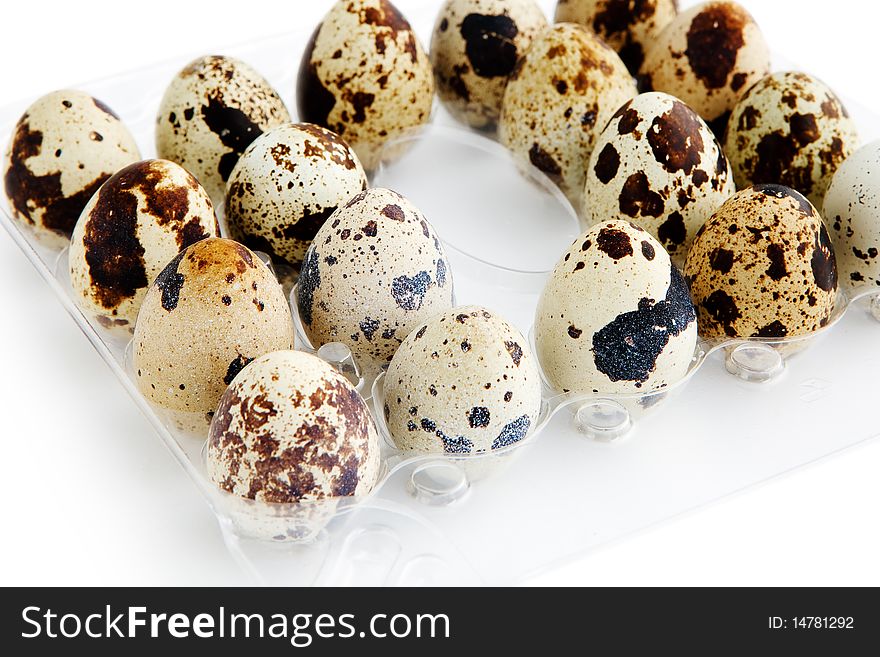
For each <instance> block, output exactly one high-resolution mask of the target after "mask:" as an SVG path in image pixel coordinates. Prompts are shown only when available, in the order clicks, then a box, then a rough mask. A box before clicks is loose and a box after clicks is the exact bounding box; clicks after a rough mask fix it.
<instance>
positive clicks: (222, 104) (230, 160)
mask: <svg viewBox="0 0 880 657" xmlns="http://www.w3.org/2000/svg"><path fill="white" fill-rule="evenodd" d="M288 122H290V114H288V112H287V108H286V107H285V106H284V102H283V101H282V100H281V98H280V97H279V96H278V93H277V92H276V91H275V90H274V89H273V88H272V85H270V84H269V83H268V82H267V81H266V79H265V78H264V77H263V76H262V75H260V74H259V73H258V72H257V71H255V70H254V69H253V68H251V67H250V66H249V65H248V64H246V63H245V62H242V61H240V60H238V59H234V58H232V57H224V56H216V55H212V56H207V57H200V58H199V59H196V60H194V61H192V62H190V63H189V64H188V65H187V66H186V67H185V68H184V69H183V70H181V71H180V72H179V73H178V74H177V75H175V76H174V78H173V79H172V80H171V83H170V84H169V85H168V88H167V89H166V90H165V95H164V96H163V97H162V102H161V104H160V105H159V112H158V115H157V116H156V151H157V152H158V154H159V157H161V158H164V159H166V160H171V161H172V162H177V163H178V164H180V165H181V166H183V167H184V168H186V169H187V170H188V171H190V172H191V173H192V174H193V175H194V176H195V177H196V178H197V179H198V181H199V182H200V183H201V184H202V186H203V187H204V188H205V189H206V190H207V191H208V194H210V195H211V199H212V200H213V201H214V203H216V204H218V205H219V204H220V203H222V202H223V195H224V193H225V191H226V181H227V180H229V174H231V173H232V169H233V167H235V163H236V162H238V158H239V157H240V156H241V154H242V153H244V151H245V149H246V148H247V147H248V146H249V145H250V144H251V143H252V142H253V141H254V140H255V139H256V138H257V137H259V136H260V135H261V134H263V132H265V131H266V130H269V129H270V128H274V127H276V126H279V125H282V124H284V123H288Z"/></svg>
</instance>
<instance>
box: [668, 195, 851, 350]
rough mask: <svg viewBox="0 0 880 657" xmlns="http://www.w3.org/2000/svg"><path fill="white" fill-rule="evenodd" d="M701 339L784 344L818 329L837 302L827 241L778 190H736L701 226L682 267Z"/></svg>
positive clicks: (794, 200) (796, 200) (798, 204)
mask: <svg viewBox="0 0 880 657" xmlns="http://www.w3.org/2000/svg"><path fill="white" fill-rule="evenodd" d="M684 271H685V276H686V278H687V280H688V283H689V284H690V288H691V293H692V295H693V299H694V303H695V304H696V307H697V312H698V315H699V323H700V334H701V335H702V336H703V338H706V339H726V338H771V339H778V338H789V337H795V336H803V335H809V334H810V333H813V332H814V331H817V330H818V329H820V328H822V327H823V326H825V325H826V324H827V323H828V321H829V320H830V319H831V316H832V314H833V312H834V304H835V300H836V296H837V262H836V258H835V255H834V249H833V247H832V244H831V238H830V237H829V235H828V231H827V230H826V228H825V224H824V223H823V221H822V218H821V217H820V216H819V213H818V212H817V211H816V209H815V208H814V207H813V205H812V204H811V203H810V202H809V201H808V200H807V199H806V198H805V197H804V196H802V195H801V194H800V193H798V192H796V191H794V190H793V189H789V188H787V187H782V186H779V185H758V186H756V187H751V188H749V189H745V190H742V191H740V192H738V193H737V194H736V195H735V196H733V197H732V198H731V199H730V200H728V201H727V203H725V204H724V205H723V206H721V208H719V209H718V211H717V212H716V213H715V214H714V215H713V216H712V218H711V219H709V221H708V222H706V224H705V226H703V228H702V229H701V231H700V233H699V234H698V235H697V239H696V241H695V242H694V246H693V248H691V251H690V253H689V254H688V258H687V263H686V264H685V269H684Z"/></svg>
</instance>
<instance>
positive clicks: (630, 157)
mask: <svg viewBox="0 0 880 657" xmlns="http://www.w3.org/2000/svg"><path fill="white" fill-rule="evenodd" d="M735 191H736V188H735V186H734V183H733V174H732V173H731V171H730V164H729V163H728V161H727V158H726V157H725V156H724V153H722V152H721V146H720V145H719V144H718V140H717V139H715V135H714V134H712V131H711V130H710V129H709V126H707V125H706V124H705V123H704V122H703V120H702V119H701V118H700V117H699V116H698V115H697V114H696V113H695V112H694V111H693V110H692V109H690V108H689V107H688V106H687V105H685V104H684V103H682V102H681V101H680V100H678V99H676V98H673V97H672V96H669V95H667V94H663V93H656V92H655V93H647V94H642V95H640V96H637V97H636V98H635V99H633V100H632V101H630V102H629V103H627V104H626V105H624V106H623V107H622V108H621V109H620V110H619V111H618V112H617V114H615V115H614V118H612V119H611V122H610V123H609V124H608V127H606V128H605V130H604V131H603V132H602V134H601V135H600V136H599V139H598V141H597V142H596V148H595V149H594V150H593V156H592V157H591V158H590V165H589V167H588V168H587V185H586V191H585V194H584V209H583V216H584V218H585V219H586V220H587V222H588V223H590V224H595V223H598V222H601V221H605V220H608V219H629V220H631V221H634V222H636V223H638V224H639V225H640V226H642V227H643V228H645V229H646V230H648V232H650V233H651V234H652V235H653V236H654V237H656V238H657V239H659V240H660V243H661V244H663V246H664V247H665V248H666V250H667V251H668V252H669V254H670V255H671V256H673V257H674V258H681V259H682V260H683V259H684V256H685V255H687V251H688V249H689V248H690V245H691V243H692V242H693V239H694V236H695V235H696V234H697V231H698V230H699V229H700V227H701V226H702V225H703V224H704V223H705V222H706V220H707V219H708V218H709V217H710V216H712V213H713V212H715V210H717V209H718V208H719V207H721V205H722V204H723V203H724V201H726V200H727V199H728V198H730V196H732V195H733V193H734V192H735Z"/></svg>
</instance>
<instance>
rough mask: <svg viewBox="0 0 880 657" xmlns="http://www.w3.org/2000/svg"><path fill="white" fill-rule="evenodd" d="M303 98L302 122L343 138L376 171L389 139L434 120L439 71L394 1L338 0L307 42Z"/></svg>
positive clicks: (300, 95) (302, 70)
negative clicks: (313, 124)
mask: <svg viewBox="0 0 880 657" xmlns="http://www.w3.org/2000/svg"><path fill="white" fill-rule="evenodd" d="M296 99H297V105H298V107H299V117H300V120H302V121H307V122H309V123H315V124H317V125H320V126H323V127H325V128H327V129H329V130H332V131H333V132H335V133H336V134H338V135H339V136H341V137H342V138H343V139H345V140H346V141H347V142H348V143H349V144H351V146H352V148H354V149H355V151H356V152H357V154H358V157H359V158H360V160H361V163H362V164H363V165H364V167H365V168H366V169H367V170H368V171H372V170H373V169H375V168H376V166H377V165H378V164H379V160H380V157H381V156H382V150H383V146H384V145H385V143H386V142H387V141H389V140H391V139H394V138H395V137H398V136H400V135H402V134H404V133H406V132H407V131H409V130H412V129H413V128H417V127H419V126H421V125H423V124H425V123H427V122H428V121H429V120H430V119H431V109H432V106H433V103H434V76H433V74H432V72H431V63H430V61H428V56H427V55H426V54H425V51H424V50H423V48H422V45H421V43H419V40H418V37H417V36H416V34H415V32H414V31H413V29H412V27H411V26H410V24H409V23H408V22H407V20H406V18H405V17H404V16H403V14H401V13H400V11H399V10H398V9H397V7H395V6H394V5H393V4H392V3H391V2H389V0H339V2H337V3H336V4H334V5H333V7H332V8H331V9H330V11H329V12H328V13H327V15H326V16H325V17H324V20H323V21H322V22H321V24H320V25H318V27H317V29H316V30H315V33H314V34H313V35H312V38H311V40H310V41H309V43H308V45H307V46H306V49H305V52H304V53H303V57H302V62H301V64H300V70H299V76H298V78H297V95H296ZM385 155H387V153H386V154H385Z"/></svg>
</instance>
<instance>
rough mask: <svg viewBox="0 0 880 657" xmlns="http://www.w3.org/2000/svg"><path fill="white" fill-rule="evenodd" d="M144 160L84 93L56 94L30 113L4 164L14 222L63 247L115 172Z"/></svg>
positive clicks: (106, 111)
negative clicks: (86, 210)
mask: <svg viewBox="0 0 880 657" xmlns="http://www.w3.org/2000/svg"><path fill="white" fill-rule="evenodd" d="M139 159H140V153H139V152H138V147H137V144H136V143H135V141H134V137H132V135H131V133H130V132H129V131H128V128H126V127H125V125H124V124H123V123H122V121H121V120H120V119H119V117H118V116H116V114H114V113H113V111H112V110H111V109H110V108H109V107H107V106H106V105H105V104H104V103H102V102H101V101H99V100H96V99H95V98H92V97H91V96H89V95H88V94H85V93H83V92H81V91H72V90H64V91H55V92H53V93H50V94H47V95H45V96H43V97H42V98H40V99H39V100H37V101H35V102H34V103H33V104H32V105H31V106H30V107H28V108H27V110H26V111H25V113H24V114H23V115H22V117H21V118H20V119H19V120H18V124H17V125H16V126H15V131H14V132H13V134H12V139H11V140H10V142H9V146H8V149H7V151H6V158H5V161H4V163H3V181H4V189H5V191H6V197H7V198H8V199H9V207H10V210H11V211H12V217H13V218H14V219H16V220H18V221H19V222H20V223H22V224H23V225H24V226H26V227H27V228H28V229H29V230H30V231H31V232H32V233H33V234H34V235H35V236H36V237H37V239H39V240H40V241H41V242H43V243H44V244H46V245H48V246H51V247H55V248H59V249H60V248H63V247H64V246H66V245H67V243H68V242H69V238H70V235H71V233H72V232H73V227H74V226H75V225H76V221H77V219H79V215H80V213H82V210H83V208H84V207H85V206H86V203H88V202H89V199H90V198H91V197H92V195H93V194H94V193H95V192H96V191H98V188H99V187H100V186H101V185H102V184H103V183H104V181H106V180H107V179H108V178H109V177H110V176H112V175H113V174H114V173H116V171H118V170H119V169H121V168H122V167H124V166H126V165H127V164H131V163H132V162H135V161H137V160H139Z"/></svg>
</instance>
